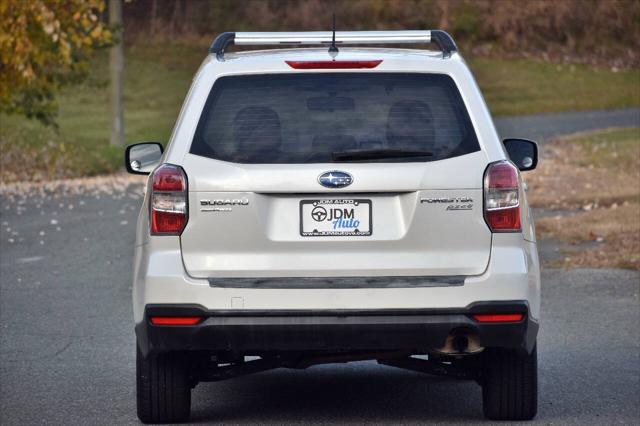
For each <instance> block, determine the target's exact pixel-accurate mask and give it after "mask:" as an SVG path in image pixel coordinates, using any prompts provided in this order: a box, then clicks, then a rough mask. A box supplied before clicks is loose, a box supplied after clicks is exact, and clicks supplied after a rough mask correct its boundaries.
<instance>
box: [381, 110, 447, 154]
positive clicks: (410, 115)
mask: <svg viewBox="0 0 640 426" xmlns="http://www.w3.org/2000/svg"><path fill="white" fill-rule="evenodd" d="M435 136H436V135H435V126H434V122H433V114H432V112H431V108H429V106H428V105H427V104H426V103H424V102H422V101H417V100H406V101H399V102H396V103H394V104H393V105H391V108H389V115H388V117H387V142H388V144H389V146H390V147H393V148H402V149H409V150H412V149H413V150H430V149H433V147H434V145H435V139H436V138H435Z"/></svg>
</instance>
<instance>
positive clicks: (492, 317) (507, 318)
mask: <svg viewBox="0 0 640 426" xmlns="http://www.w3.org/2000/svg"><path fill="white" fill-rule="evenodd" d="M522 318H524V315H523V314H476V315H474V316H473V319H475V320H476V321H478V322H519V321H522Z"/></svg>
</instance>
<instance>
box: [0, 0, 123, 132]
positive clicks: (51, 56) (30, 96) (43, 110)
mask: <svg viewBox="0 0 640 426" xmlns="http://www.w3.org/2000/svg"><path fill="white" fill-rule="evenodd" d="M104 8H105V4H104V1H103V0H56V1H44V0H24V1H21V0H0V112H3V113H9V114H11V113H18V114H23V115H26V116H27V117H30V118H36V119H38V120H40V121H42V122H43V123H45V124H52V123H54V117H55V114H56V105H55V102H54V94H55V91H56V90H57V89H58V88H59V87H61V86H63V85H66V84H68V83H71V82H76V81H78V80H80V79H82V78H83V77H84V76H85V75H86V71H87V59H88V54H89V53H90V52H91V51H92V50H93V49H95V48H97V47H101V46H105V45H108V44H109V43H110V42H111V38H112V33H111V31H110V29H109V28H108V26H107V25H106V24H105V23H104V22H103V20H101V19H100V14H101V13H102V12H103V11H104Z"/></svg>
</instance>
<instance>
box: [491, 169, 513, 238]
mask: <svg viewBox="0 0 640 426" xmlns="http://www.w3.org/2000/svg"><path fill="white" fill-rule="evenodd" d="M484 218H485V221H486V222H487V225H489V228H490V229H491V231H492V232H520V230H521V226H520V185H519V184H518V169H517V168H516V166H514V165H513V164H511V163H510V162H508V161H499V162H497V163H492V164H489V167H487V170H486V172H485V173H484Z"/></svg>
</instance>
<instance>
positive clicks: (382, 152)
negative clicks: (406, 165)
mask: <svg viewBox="0 0 640 426" xmlns="http://www.w3.org/2000/svg"><path fill="white" fill-rule="evenodd" d="M432 155H433V152H429V151H411V150H404V149H363V150H359V149H356V150H350V151H338V152H332V153H331V158H332V159H333V161H351V160H356V161H357V160H378V159H383V158H408V157H431V156H432Z"/></svg>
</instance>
